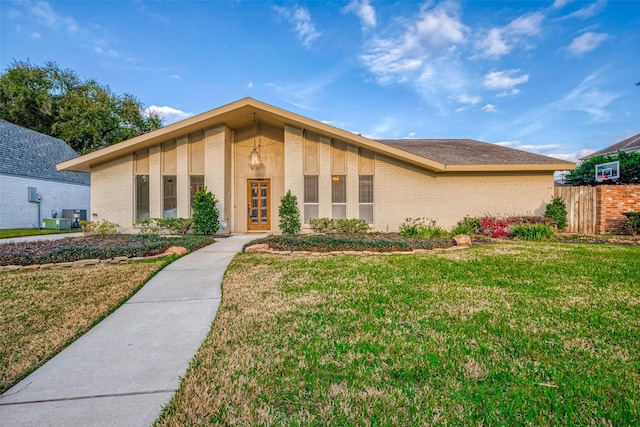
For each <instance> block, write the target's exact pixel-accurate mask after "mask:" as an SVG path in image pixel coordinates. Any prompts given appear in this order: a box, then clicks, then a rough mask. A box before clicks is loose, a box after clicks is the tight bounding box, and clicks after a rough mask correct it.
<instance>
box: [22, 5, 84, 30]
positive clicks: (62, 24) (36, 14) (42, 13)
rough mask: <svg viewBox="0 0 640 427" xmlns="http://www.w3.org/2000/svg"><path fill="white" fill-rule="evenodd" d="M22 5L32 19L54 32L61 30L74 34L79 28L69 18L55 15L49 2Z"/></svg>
mask: <svg viewBox="0 0 640 427" xmlns="http://www.w3.org/2000/svg"><path fill="white" fill-rule="evenodd" d="M23 5H24V6H25V7H26V9H27V13H28V14H29V15H31V17H32V18H34V19H35V20H37V21H38V22H39V23H40V24H43V25H45V26H47V27H49V28H52V29H56V30H57V29H59V28H63V29H65V30H67V31H68V32H71V33H73V32H76V31H77V30H78V28H79V26H78V23H77V22H76V21H75V20H74V19H73V18H71V17H70V16H63V15H59V14H58V13H56V12H55V11H54V10H53V8H52V7H51V5H50V4H49V2H46V1H36V2H25V3H23Z"/></svg>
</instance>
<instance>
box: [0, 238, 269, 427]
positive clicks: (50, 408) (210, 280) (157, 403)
mask: <svg viewBox="0 0 640 427" xmlns="http://www.w3.org/2000/svg"><path fill="white" fill-rule="evenodd" d="M259 237H261V236H260V235H234V236H231V237H229V238H226V239H222V240H219V241H217V242H216V243H214V244H212V245H209V246H207V247H205V248H202V249H200V250H198V251H195V252H193V253H191V254H189V255H186V256H184V257H182V258H181V259H179V260H177V261H175V262H173V263H172V264H171V265H169V266H167V267H166V268H165V269H164V270H162V271H161V272H160V273H158V274H157V275H156V276H154V277H153V278H152V279H151V280H150V281H149V282H148V283H147V284H146V285H145V286H144V287H143V288H142V289H141V290H140V291H138V293H136V294H135V295H134V296H133V297H132V298H131V299H130V300H129V301H128V302H126V303H125V304H123V305H122V306H121V307H120V308H119V309H118V310H116V311H115V312H114V313H113V314H111V315H110V316H109V317H107V318H106V319H105V320H103V321H102V322H100V323H99V324H98V325H97V326H95V327H94V328H93V329H91V330H90V331H89V332H87V333H86V334H85V335H83V336H82V337H80V338H79V339H78V340H77V341H76V342H74V343H73V344H72V345H70V346H69V347H67V348H66V349H65V350H64V351H62V352H61V353H59V354H58V355H57V356H55V357H54V358H53V359H51V360H50V361H49V362H47V363H46V364H44V365H43V366H42V367H41V368H39V369H38V370H36V371H35V372H34V373H33V374H31V375H29V376H28V377H27V378H25V379H24V380H23V381H21V382H20V383H18V384H17V385H15V386H14V387H12V388H11V389H9V390H7V391H6V392H5V393H3V394H2V395H1V396H0V426H2V427H12V426H149V425H151V424H152V423H153V421H154V420H155V419H156V418H157V417H158V415H159V414H160V411H161V409H162V407H163V406H164V405H166V404H167V403H168V402H169V399H170V398H171V396H172V394H173V393H174V391H175V390H176V389H177V387H178V385H179V382H180V377H182V376H184V374H185V372H186V369H187V366H188V364H189V362H190V360H191V359H192V358H193V356H194V354H195V353H196V351H197V350H198V348H199V347H200V344H201V343H202V341H203V340H204V339H205V337H206V336H207V333H208V332H209V329H210V328H211V322H212V321H213V319H214V318H215V315H216V311H217V309H218V306H219V304H220V297H221V289H220V284H221V282H222V277H223V275H224V272H225V270H226V268H227V266H228V265H229V262H230V261H231V259H232V258H233V257H234V255H235V254H236V253H237V252H239V251H240V250H241V248H242V245H243V244H244V243H246V242H248V241H251V240H253V239H256V238H259Z"/></svg>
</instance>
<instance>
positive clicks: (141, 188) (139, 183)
mask: <svg viewBox="0 0 640 427" xmlns="http://www.w3.org/2000/svg"><path fill="white" fill-rule="evenodd" d="M149 216H150V215H149V175H136V219H138V218H149Z"/></svg>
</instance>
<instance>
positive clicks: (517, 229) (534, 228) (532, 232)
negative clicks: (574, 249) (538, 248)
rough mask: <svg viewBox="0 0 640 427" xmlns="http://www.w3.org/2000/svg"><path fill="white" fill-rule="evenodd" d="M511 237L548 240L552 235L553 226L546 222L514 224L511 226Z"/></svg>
mask: <svg viewBox="0 0 640 427" xmlns="http://www.w3.org/2000/svg"><path fill="white" fill-rule="evenodd" d="M511 232H512V233H513V237H517V238H519V239H522V240H531V241H538V240H549V239H551V238H552V237H553V236H554V234H555V233H554V231H553V227H552V226H550V225H548V224H515V225H514V226H513V227H512V228H511Z"/></svg>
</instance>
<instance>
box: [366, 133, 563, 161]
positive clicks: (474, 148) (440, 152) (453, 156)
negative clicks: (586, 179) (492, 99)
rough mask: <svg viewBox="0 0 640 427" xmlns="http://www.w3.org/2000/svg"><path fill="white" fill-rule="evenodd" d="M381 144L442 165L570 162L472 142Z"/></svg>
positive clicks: (389, 141) (394, 141)
mask: <svg viewBox="0 0 640 427" xmlns="http://www.w3.org/2000/svg"><path fill="white" fill-rule="evenodd" d="M377 141H378V142H381V143H383V144H387V145H390V146H392V147H396V148H399V149H401V150H405V151H408V152H409V153H413V154H417V155H418V156H423V157H427V158H429V159H432V160H435V161H436V162H440V163H443V164H446V165H484V164H489V165H520V164H521V165H528V164H544V163H547V164H557V163H567V165H573V163H572V162H567V161H565V160H559V159H555V158H553V157H548V156H543V155H540V154H534V153H529V152H527V151H521V150H516V149H513V148H509V147H504V146H501V145H496V144H489V143H487V142H480V141H475V140H473V139H382V140H377Z"/></svg>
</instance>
